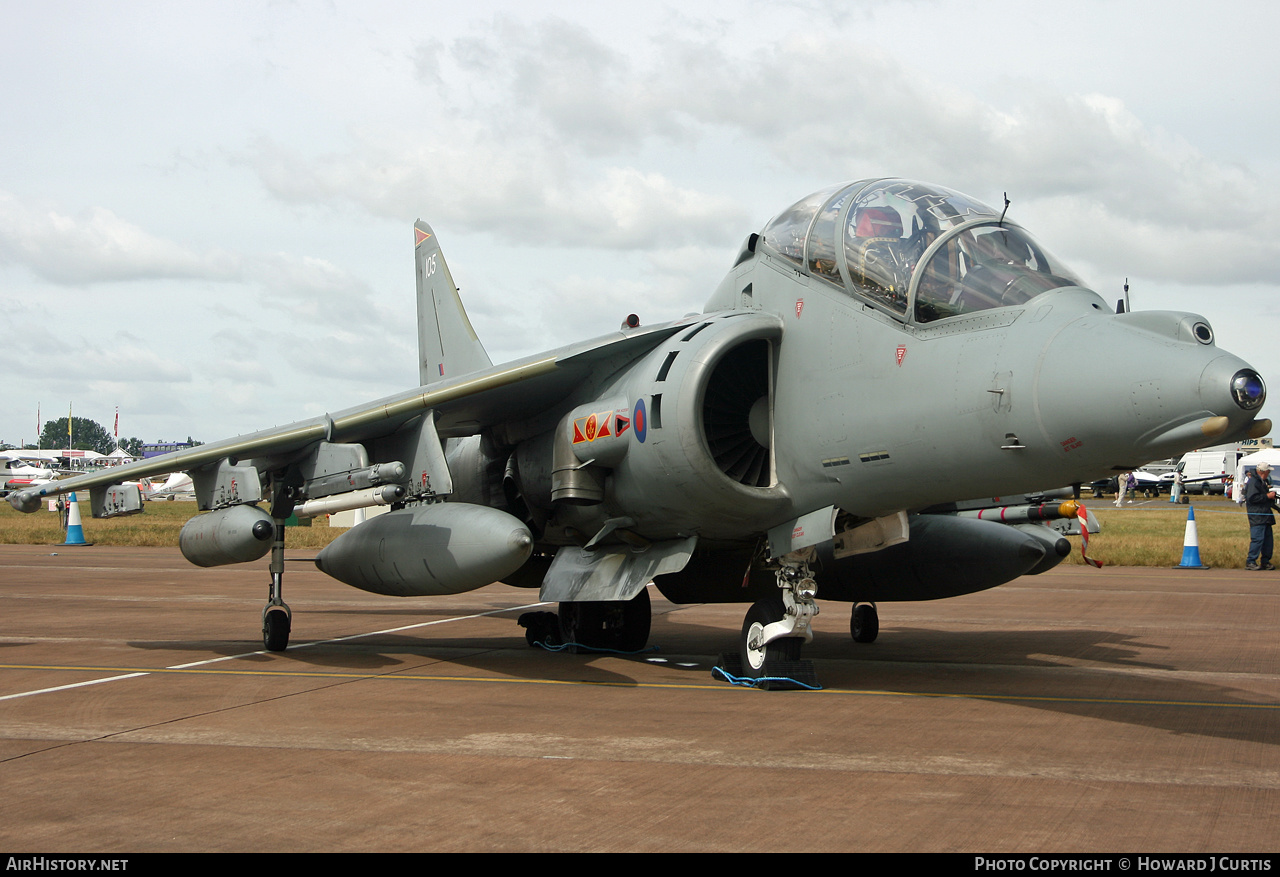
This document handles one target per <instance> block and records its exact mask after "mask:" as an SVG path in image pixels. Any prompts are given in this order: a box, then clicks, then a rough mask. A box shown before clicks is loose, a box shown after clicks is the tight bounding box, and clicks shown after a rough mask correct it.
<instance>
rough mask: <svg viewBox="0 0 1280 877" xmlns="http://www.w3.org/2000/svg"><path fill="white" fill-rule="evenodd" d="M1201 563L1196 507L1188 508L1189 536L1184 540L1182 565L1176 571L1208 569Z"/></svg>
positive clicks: (1176, 567)
mask: <svg viewBox="0 0 1280 877" xmlns="http://www.w3.org/2000/svg"><path fill="white" fill-rule="evenodd" d="M1208 568H1209V567H1207V566H1205V565H1204V564H1203V563H1201V562H1200V534H1199V533H1198V532H1197V531H1196V507H1195V506H1187V534H1186V536H1184V537H1183V539H1182V563H1180V564H1178V565H1177V566H1175V567H1174V569H1208Z"/></svg>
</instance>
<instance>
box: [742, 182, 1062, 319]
mask: <svg viewBox="0 0 1280 877" xmlns="http://www.w3.org/2000/svg"><path fill="white" fill-rule="evenodd" d="M759 243H760V244H763V245H764V247H765V248H766V250H767V251H769V252H772V253H774V254H776V255H778V256H781V257H782V258H784V259H786V260H788V261H790V262H792V263H794V264H795V265H796V266H797V267H798V268H800V269H801V270H803V271H804V272H805V273H807V274H809V275H810V276H811V277H814V278H817V279H819V280H822V281H825V282H826V283H828V284H830V285H831V286H833V287H835V288H836V289H840V290H843V291H844V292H846V293H847V294H849V295H852V296H854V297H855V298H858V299H861V300H863V301H866V302H869V303H870V304H872V305H874V306H875V307H877V308H879V309H881V310H884V311H887V312H888V313H890V314H892V315H893V316H894V317H896V318H897V319H900V320H907V319H910V320H912V321H913V322H915V323H931V322H934V321H936V320H942V319H946V318H948V317H955V316H960V315H964V314H971V313H975V312H977V311H983V310H988V309H990V308H1000V307H1007V306H1010V305H1020V304H1023V303H1024V302H1027V301H1029V300H1031V299H1032V298H1034V297H1036V296H1037V295H1040V294H1041V293H1043V292H1046V291H1048V290H1050V289H1055V288H1057V287H1064V286H1082V285H1083V284H1082V283H1081V281H1080V279H1079V278H1078V277H1076V276H1075V275H1074V274H1073V273H1072V272H1071V271H1070V270H1069V269H1067V268H1066V267H1065V266H1064V265H1063V264H1062V263H1061V262H1060V261H1059V260H1058V259H1057V258H1055V257H1053V256H1051V255H1050V254H1049V253H1048V252H1047V251H1046V250H1045V249H1044V248H1043V247H1042V246H1040V244H1038V243H1037V242H1036V241H1035V239H1034V238H1033V237H1032V236H1031V235H1030V234H1028V233H1027V232H1026V231H1025V230H1024V229H1022V228H1020V227H1019V226H1017V225H1016V224H1014V223H1011V222H1009V221H1008V220H1004V219H1003V218H1002V216H1001V214H1000V212H999V211H995V210H992V209H991V208H990V207H988V206H987V205H985V204H982V203H981V202H978V201H975V200H973V199H972V198H970V197H968V196H967V195H962V194H960V193H959V192H955V191H952V190H950V189H945V188H942V187H941V186H933V185H927V184H924V183H917V182H912V181H909V180H892V179H891V180H861V181H859V182H856V183H846V184H842V185H839V186H833V187H832V188H829V189H824V190H822V191H820V192H815V193H814V194H812V195H810V196H809V197H807V198H803V199H801V200H800V201H798V202H796V203H795V204H793V205H792V206H791V207H789V208H787V209H786V210H784V211H783V212H782V213H780V214H778V216H776V217H775V218H774V219H773V220H772V221H770V222H769V224H768V225H767V226H766V227H765V230H764V232H763V233H762V234H761V235H760V240H759Z"/></svg>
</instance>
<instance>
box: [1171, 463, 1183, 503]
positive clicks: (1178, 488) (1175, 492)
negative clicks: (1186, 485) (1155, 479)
mask: <svg viewBox="0 0 1280 877" xmlns="http://www.w3.org/2000/svg"><path fill="white" fill-rule="evenodd" d="M1180 499H1182V471H1181V470H1179V471H1177V472H1174V473H1173V489H1172V490H1170V491H1169V502H1177V501H1178V500H1180Z"/></svg>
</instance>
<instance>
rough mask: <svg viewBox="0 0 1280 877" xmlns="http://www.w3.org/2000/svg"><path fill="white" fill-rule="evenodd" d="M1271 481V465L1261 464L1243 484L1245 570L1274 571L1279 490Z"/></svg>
mask: <svg viewBox="0 0 1280 877" xmlns="http://www.w3.org/2000/svg"><path fill="white" fill-rule="evenodd" d="M1270 479H1271V464H1270V463H1259V464H1258V467H1257V468H1256V469H1255V470H1254V471H1253V474H1252V475H1250V476H1249V480H1248V481H1247V482H1245V485H1244V508H1245V511H1246V512H1248V513H1249V556H1248V558H1246V562H1245V565H1244V568H1245V569H1275V567H1274V566H1272V565H1271V548H1272V539H1271V529H1272V526H1273V525H1274V524H1275V517H1274V516H1272V514H1271V509H1272V503H1274V502H1275V499H1276V491H1275V488H1273V487H1272V486H1271V480H1270Z"/></svg>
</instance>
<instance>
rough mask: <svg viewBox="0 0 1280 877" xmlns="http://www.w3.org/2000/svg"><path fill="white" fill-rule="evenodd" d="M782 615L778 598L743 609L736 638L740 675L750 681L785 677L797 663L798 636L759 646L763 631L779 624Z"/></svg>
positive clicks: (784, 613)
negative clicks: (740, 664)
mask: <svg viewBox="0 0 1280 877" xmlns="http://www.w3.org/2000/svg"><path fill="white" fill-rule="evenodd" d="M785 616H786V608H785V606H784V605H783V602H782V598H780V597H773V598H771V599H768V600H761V601H760V602H758V603H755V604H753V605H752V607H751V608H750V609H749V610H747V617H746V618H745V619H744V620H743V622H742V636H741V637H740V639H739V651H740V654H741V656H742V673H743V675H745V676H747V677H748V678H750V679H763V678H765V677H767V676H784V675H788V673H789V672H790V670H791V669H792V665H794V663H795V662H796V661H799V660H800V647H801V646H802V645H804V640H803V639H801V638H800V637H798V636H788V637H783V638H782V639H776V640H774V641H773V642H770V643H763V644H761V643H760V639H761V637H762V635H763V632H764V628H765V627H767V626H768V625H770V624H773V623H774V622H775V621H781V620H782V619H783V618H784V617H785ZM762 687H764V688H768V687H769V683H764V684H763V686H762Z"/></svg>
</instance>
